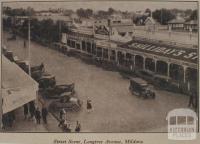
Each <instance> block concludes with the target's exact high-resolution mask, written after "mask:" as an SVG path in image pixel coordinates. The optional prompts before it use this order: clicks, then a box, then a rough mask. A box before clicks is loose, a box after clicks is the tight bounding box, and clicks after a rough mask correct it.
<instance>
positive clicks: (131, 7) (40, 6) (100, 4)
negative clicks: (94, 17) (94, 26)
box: [3, 1, 197, 11]
mask: <svg viewBox="0 0 200 144" xmlns="http://www.w3.org/2000/svg"><path fill="white" fill-rule="evenodd" d="M3 6H10V7H12V8H21V7H22V8H27V7H28V6H30V7H32V8H34V9H35V10H47V9H49V8H64V9H73V10H76V9H78V8H91V9H93V10H95V11H96V10H107V9H108V8H109V7H112V8H114V9H116V10H122V11H126V10H127V11H138V10H145V9H146V8H150V9H151V10H155V9H159V8H168V9H171V8H177V9H197V2H144V1H82V2H81V1H74V2H49V1H48V2H9V3H3Z"/></svg>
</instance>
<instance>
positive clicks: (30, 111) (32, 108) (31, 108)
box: [29, 101, 35, 120]
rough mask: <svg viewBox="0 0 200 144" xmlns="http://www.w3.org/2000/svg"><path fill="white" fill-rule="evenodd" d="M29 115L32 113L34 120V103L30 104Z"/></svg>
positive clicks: (31, 116)
mask: <svg viewBox="0 0 200 144" xmlns="http://www.w3.org/2000/svg"><path fill="white" fill-rule="evenodd" d="M29 113H30V119H31V120H32V119H33V116H34V115H35V103H34V101H31V102H29Z"/></svg>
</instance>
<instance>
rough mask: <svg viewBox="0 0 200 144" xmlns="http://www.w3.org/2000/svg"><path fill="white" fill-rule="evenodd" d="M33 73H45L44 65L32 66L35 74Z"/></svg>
mask: <svg viewBox="0 0 200 144" xmlns="http://www.w3.org/2000/svg"><path fill="white" fill-rule="evenodd" d="M33 71H42V72H44V71H45V69H44V64H43V63H41V64H40V65H37V66H32V67H31V72H33Z"/></svg>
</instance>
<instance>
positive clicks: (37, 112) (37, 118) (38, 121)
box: [35, 108, 41, 124]
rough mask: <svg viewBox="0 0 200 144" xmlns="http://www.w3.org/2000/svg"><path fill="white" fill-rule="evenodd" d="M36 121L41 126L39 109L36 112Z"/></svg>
mask: <svg viewBox="0 0 200 144" xmlns="http://www.w3.org/2000/svg"><path fill="white" fill-rule="evenodd" d="M35 119H36V123H37V124H40V119H41V113H40V110H39V108H37V109H36V111H35Z"/></svg>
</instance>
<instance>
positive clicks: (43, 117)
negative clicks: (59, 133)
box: [42, 106, 48, 124]
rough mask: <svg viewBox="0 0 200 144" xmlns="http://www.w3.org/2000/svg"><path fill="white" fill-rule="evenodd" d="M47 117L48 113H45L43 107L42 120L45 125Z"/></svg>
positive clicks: (45, 109)
mask: <svg viewBox="0 0 200 144" xmlns="http://www.w3.org/2000/svg"><path fill="white" fill-rule="evenodd" d="M47 115H48V111H47V108H46V107H45V106H44V107H42V119H43V122H44V123H45V124H47Z"/></svg>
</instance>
